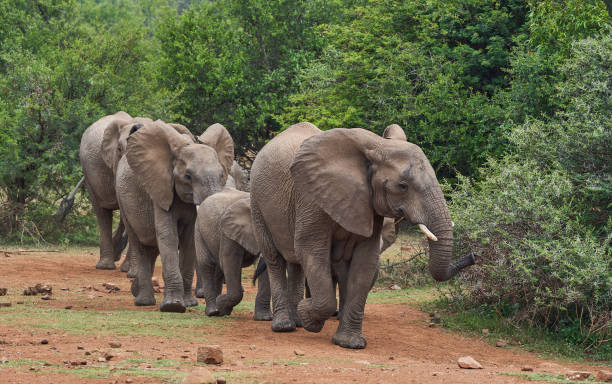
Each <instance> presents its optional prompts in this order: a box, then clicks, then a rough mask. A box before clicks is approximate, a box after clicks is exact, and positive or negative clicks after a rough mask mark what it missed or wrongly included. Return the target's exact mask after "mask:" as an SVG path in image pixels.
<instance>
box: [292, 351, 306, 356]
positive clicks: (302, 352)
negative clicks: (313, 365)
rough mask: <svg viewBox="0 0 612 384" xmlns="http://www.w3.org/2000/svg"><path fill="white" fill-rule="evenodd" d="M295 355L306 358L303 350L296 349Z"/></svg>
mask: <svg viewBox="0 0 612 384" xmlns="http://www.w3.org/2000/svg"><path fill="white" fill-rule="evenodd" d="M293 353H295V354H296V355H297V356H304V355H305V353H304V351H302V350H299V349H296V350H294V351H293Z"/></svg>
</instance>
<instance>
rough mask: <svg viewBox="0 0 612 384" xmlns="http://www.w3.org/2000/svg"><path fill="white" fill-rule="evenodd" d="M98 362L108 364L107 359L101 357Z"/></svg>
mask: <svg viewBox="0 0 612 384" xmlns="http://www.w3.org/2000/svg"><path fill="white" fill-rule="evenodd" d="M85 354H87V352H85ZM98 361H99V362H101V363H106V358H104V357H102V356H100V357H98Z"/></svg>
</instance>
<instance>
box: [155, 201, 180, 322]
mask: <svg viewBox="0 0 612 384" xmlns="http://www.w3.org/2000/svg"><path fill="white" fill-rule="evenodd" d="M153 209H154V210H155V214H154V217H155V233H156V235H157V246H158V248H159V254H160V256H161V260H162V276H163V278H164V286H165V289H164V298H163V300H162V303H161V304H160V306H159V310H160V311H162V312H180V313H183V312H185V310H186V309H187V308H186V307H185V301H184V299H183V296H184V294H185V287H184V285H183V276H182V275H181V263H180V258H179V230H178V223H177V221H176V219H175V218H174V217H173V214H172V212H167V211H164V210H163V209H162V208H161V207H158V206H157V205H155V206H154V208H153Z"/></svg>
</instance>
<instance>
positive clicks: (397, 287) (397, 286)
mask: <svg viewBox="0 0 612 384" xmlns="http://www.w3.org/2000/svg"><path fill="white" fill-rule="evenodd" d="M389 288H391V289H392V290H394V291H399V290H400V289H402V287H400V286H399V285H397V284H393V285H392V286H391V287H389Z"/></svg>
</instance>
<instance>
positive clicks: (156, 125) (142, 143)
mask: <svg viewBox="0 0 612 384" xmlns="http://www.w3.org/2000/svg"><path fill="white" fill-rule="evenodd" d="M189 144H190V143H189V140H188V139H187V138H186V137H185V136H183V135H181V134H179V133H178V132H176V130H175V129H174V128H172V127H170V126H168V125H167V124H165V123H163V122H158V121H156V122H153V123H150V124H144V125H143V124H142V123H138V124H134V126H133V127H132V128H131V129H130V136H129V137H128V144H127V153H126V157H127V161H128V164H129V165H130V167H131V168H132V169H133V170H134V174H135V175H136V179H137V180H138V182H139V183H140V184H141V185H142V186H143V188H144V190H145V191H146V192H147V194H148V195H149V197H150V198H151V200H153V202H154V203H156V204H158V205H159V206H160V207H162V208H163V209H164V210H166V211H167V210H169V209H170V206H171V205H172V201H173V199H174V179H173V176H172V167H173V160H174V158H175V157H176V154H177V153H178V152H179V151H180V149H181V148H183V147H185V146H187V145H189Z"/></svg>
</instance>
